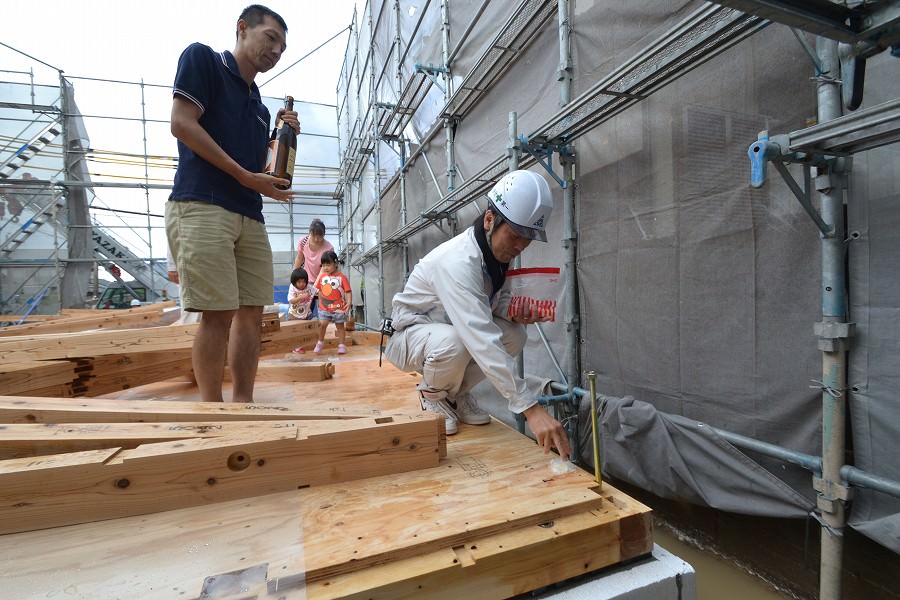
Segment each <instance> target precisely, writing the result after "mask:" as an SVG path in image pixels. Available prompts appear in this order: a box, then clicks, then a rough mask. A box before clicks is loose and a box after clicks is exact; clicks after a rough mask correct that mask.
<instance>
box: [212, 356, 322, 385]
mask: <svg viewBox="0 0 900 600" xmlns="http://www.w3.org/2000/svg"><path fill="white" fill-rule="evenodd" d="M332 377H334V363H330V362H301V361H297V360H291V359H283V360H265V361H260V363H259V367H258V368H257V370H256V381H282V382H285V383H292V382H310V381H325V380H326V379H331V378H332ZM225 381H231V370H230V369H227V368H226V369H225Z"/></svg>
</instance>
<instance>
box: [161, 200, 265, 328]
mask: <svg viewBox="0 0 900 600" xmlns="http://www.w3.org/2000/svg"><path fill="white" fill-rule="evenodd" d="M166 237H167V238H168V240H169V251H170V252H171V253H172V257H173V258H174V259H175V266H176V268H177V269H178V277H179V280H180V282H181V306H182V308H183V309H184V310H191V311H203V310H236V309H237V308H238V307H239V306H265V305H267V304H272V302H273V287H272V286H273V285H274V274H273V267H272V248H271V246H270V245H269V236H268V234H267V233H266V226H265V225H264V224H263V223H260V222H259V221H256V220H254V219H251V218H249V217H244V216H242V215H239V214H237V213H233V212H231V211H228V210H225V209H224V208H222V207H220V206H216V205H214V204H209V203H208V202H200V201H185V200H177V201H176V200H170V201H168V202H166Z"/></svg>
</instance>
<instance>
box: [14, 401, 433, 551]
mask: <svg viewBox="0 0 900 600" xmlns="http://www.w3.org/2000/svg"><path fill="white" fill-rule="evenodd" d="M289 432H291V433H293V434H294V435H291V436H289V437H285V435H284V433H285V432H283V431H278V430H275V431H274V432H273V431H268V432H266V431H262V430H260V431H259V432H254V433H253V434H250V435H245V436H240V437H230V436H226V437H218V438H206V439H188V440H178V441H173V442H161V443H151V444H144V445H141V446H138V447H137V448H134V449H131V450H127V449H124V450H123V449H120V448H113V449H106V450H92V451H84V452H74V453H68V454H57V455H50V456H43V457H31V458H14V459H9V460H4V461H0V534H8V533H16V532H23V531H33V530H37V529H45V528H48V527H59V526H63V525H72V524H76V523H88V522H92V521H101V520H106V519H114V518H120V517H126V516H132V515H144V514H149V513H155V512H162V511H167V510H173V509H177V508H184V507H189V506H200V505H204V504H210V503H213V502H223V501H227V500H234V499H238V498H249V497H253V496H259V495H264V494H271V493H275V492H283V491H287V490H296V489H302V488H306V487H309V486H318V485H322V484H327V483H339V482H346V481H350V480H354V479H363V478H368V477H373V476H377V475H387V474H396V473H402V472H404V471H410V470H416V469H424V468H429V467H436V466H437V465H438V462H439V460H440V458H441V456H442V455H445V454H446V436H445V435H444V420H443V419H441V418H439V417H438V416H436V415H433V414H426V413H423V414H421V415H416V416H402V415H398V416H394V417H379V418H376V419H355V420H349V421H342V422H340V423H324V424H321V426H320V425H319V424H314V423H299V424H297V427H296V430H295V431H290V430H289Z"/></svg>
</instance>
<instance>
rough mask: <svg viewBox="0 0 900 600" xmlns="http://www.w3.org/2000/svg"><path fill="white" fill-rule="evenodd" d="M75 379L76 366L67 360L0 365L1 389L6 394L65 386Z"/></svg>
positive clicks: (31, 361)
mask: <svg viewBox="0 0 900 600" xmlns="http://www.w3.org/2000/svg"><path fill="white" fill-rule="evenodd" d="M75 378H76V375H75V364H74V363H72V362H71V361H67V360H42V361H38V360H29V361H25V362H20V363H13V364H8V365H0V389H2V390H3V391H4V393H6V394H22V393H24V392H28V391H31V390H38V389H42V388H47V387H52V386H58V385H65V384H68V383H71V382H72V381H73V380H74V379H75Z"/></svg>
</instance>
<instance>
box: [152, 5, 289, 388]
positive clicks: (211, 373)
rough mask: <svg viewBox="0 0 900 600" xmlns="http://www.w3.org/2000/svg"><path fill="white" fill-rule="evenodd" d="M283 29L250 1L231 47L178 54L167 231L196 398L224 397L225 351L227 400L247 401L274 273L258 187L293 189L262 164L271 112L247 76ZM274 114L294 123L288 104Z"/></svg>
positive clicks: (271, 54)
mask: <svg viewBox="0 0 900 600" xmlns="http://www.w3.org/2000/svg"><path fill="white" fill-rule="evenodd" d="M286 33H287V25H286V24H285V22H284V19H282V18H281V17H280V16H279V15H278V14H277V13H275V12H273V11H272V10H270V9H268V8H266V7H264V6H261V5H258V4H253V5H251V6H248V7H247V8H245V9H244V11H243V12H242V13H241V16H240V17H239V19H238V21H237V32H236V37H237V41H236V44H235V49H234V52H233V53H232V52H228V51H227V50H226V51H223V52H215V51H213V50H212V49H211V48H209V47H208V46H204V45H203V44H197V43H195V44H191V45H190V46H188V47H187V49H186V50H185V51H184V52H183V53H182V55H181V58H180V59H179V61H178V71H177V73H176V75H175V87H174V92H173V101H172V118H171V130H172V135H174V136H175V137H176V138H177V139H178V158H179V162H178V170H177V171H176V173H175V183H174V186H173V189H172V193H171V195H170V196H169V202H167V203H166V236H167V237H168V241H169V249H170V251H171V253H172V256H173V258H174V259H175V263H176V266H177V271H178V275H179V279H180V283H181V302H182V309H183V310H187V311H192V312H201V313H202V318H201V319H200V325H199V329H198V330H197V333H196V335H195V337H194V345H193V353H192V359H193V367H194V376H195V378H196V380H197V385H198V387H199V389H200V397H201V400H203V401H205V402H222V401H223V397H222V381H223V379H224V366H225V358H226V354H227V358H228V365H229V367H230V369H231V377H232V382H233V387H232V399H233V401H235V402H252V401H253V383H254V379H255V378H256V370H257V365H258V361H259V348H260V316H261V315H262V310H263V306H265V305H266V304H271V303H272V286H273V283H274V276H273V267H272V250H271V247H270V246H269V239H268V234H267V232H266V227H265V224H264V220H263V214H262V196H261V194H265V195H266V196H269V197H271V198H274V199H276V200H282V201H289V200H291V198H293V196H294V193H293V192H292V191H291V190H290V187H289V186H290V182H289V181H286V180H284V179H280V178H277V177H273V176H271V175H266V174H265V173H264V172H263V167H264V163H265V160H266V149H267V144H268V141H269V117H270V115H269V111H268V109H267V108H266V107H265V105H264V104H263V102H262V98H261V97H260V93H259V88H257V86H256V84H255V83H254V79H255V78H256V75H257V74H258V73H265V72H266V71H269V70H270V69H272V68H273V67H274V66H275V65H276V64H277V63H278V61H279V59H280V58H281V55H282V53H283V52H284V49H285V36H286ZM248 92H249V93H248ZM277 117H278V118H280V119H283V120H284V122H286V123H288V124H289V125H291V126H292V127H293V128H294V129H295V130H296V131H299V129H300V123H299V121H298V119H297V113H296V112H294V111H285V110H283V109H282V110H279V111H278V115H277ZM285 185H287V186H288V189H280V188H279V186H282V187H284V186H285Z"/></svg>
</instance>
